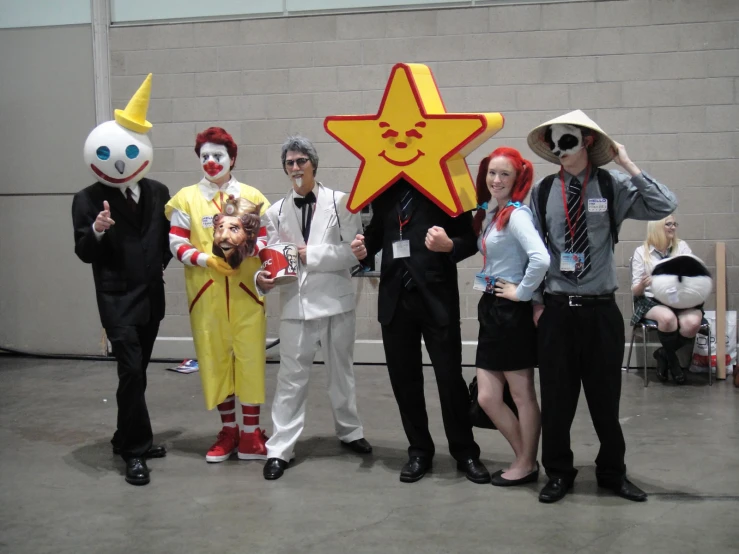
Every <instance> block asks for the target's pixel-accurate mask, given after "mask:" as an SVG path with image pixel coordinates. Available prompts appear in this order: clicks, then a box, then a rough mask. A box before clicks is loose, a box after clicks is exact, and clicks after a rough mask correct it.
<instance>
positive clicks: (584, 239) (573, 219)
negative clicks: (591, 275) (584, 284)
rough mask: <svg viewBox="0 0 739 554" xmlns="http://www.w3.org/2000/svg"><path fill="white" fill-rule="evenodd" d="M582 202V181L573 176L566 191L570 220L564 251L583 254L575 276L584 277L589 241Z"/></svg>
mask: <svg viewBox="0 0 739 554" xmlns="http://www.w3.org/2000/svg"><path fill="white" fill-rule="evenodd" d="M583 202H584V200H582V183H580V181H579V180H578V179H577V177H573V178H572V181H570V187H569V190H568V193H567V213H568V214H569V216H570V221H569V225H568V226H567V229H566V233H565V251H566V252H573V253H579V254H583V259H582V260H579V262H580V263H579V264H577V265H576V266H575V271H574V276H575V277H584V276H585V274H587V272H588V271H590V241H589V240H588V223H587V216H586V214H585V211H586V210H585V206H584V205H583ZM570 225H571V227H570ZM570 229H572V232H570ZM573 235H574V238H573Z"/></svg>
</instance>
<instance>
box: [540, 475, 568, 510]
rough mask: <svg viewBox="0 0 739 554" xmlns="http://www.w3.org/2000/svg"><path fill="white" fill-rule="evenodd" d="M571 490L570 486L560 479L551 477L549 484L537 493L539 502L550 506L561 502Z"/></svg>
mask: <svg viewBox="0 0 739 554" xmlns="http://www.w3.org/2000/svg"><path fill="white" fill-rule="evenodd" d="M571 488H572V485H571V484H570V483H568V482H567V481H565V480H564V479H563V478H562V477H552V478H551V479H549V482H548V483H547V484H546V485H544V488H543V489H541V492H540V493H539V502H543V503H544V504H551V503H553V502H557V501H558V500H562V499H563V498H564V497H565V495H566V494H567V493H568V492H569V490H570V489H571Z"/></svg>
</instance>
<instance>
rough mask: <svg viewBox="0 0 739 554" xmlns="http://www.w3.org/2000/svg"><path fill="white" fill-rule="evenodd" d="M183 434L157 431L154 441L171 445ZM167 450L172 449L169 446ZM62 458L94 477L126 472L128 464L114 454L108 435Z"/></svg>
mask: <svg viewBox="0 0 739 554" xmlns="http://www.w3.org/2000/svg"><path fill="white" fill-rule="evenodd" d="M181 434H182V431H181V430H170V431H165V432H163V433H157V434H156V435H155V436H154V442H155V444H159V443H163V444H165V445H166V446H169V444H171V442H172V439H174V438H175V437H178V436H180V435H181ZM167 450H168V451H169V450H170V449H169V448H167ZM62 459H63V460H64V462H65V463H66V464H67V465H69V466H70V467H73V468H75V469H77V470H78V471H80V472H81V473H84V474H86V475H88V476H89V477H92V478H94V479H99V478H100V477H102V476H103V475H105V474H107V473H110V472H117V473H119V474H120V475H125V474H126V464H124V463H123V459H122V458H121V457H120V456H118V455H116V454H113V446H112V445H111V444H110V438H107V437H106V438H101V439H97V440H95V441H94V442H89V443H87V444H84V445H82V446H80V447H78V448H75V449H74V450H72V451H71V452H70V453H69V454H67V455H66V456H64V457H63V458H62Z"/></svg>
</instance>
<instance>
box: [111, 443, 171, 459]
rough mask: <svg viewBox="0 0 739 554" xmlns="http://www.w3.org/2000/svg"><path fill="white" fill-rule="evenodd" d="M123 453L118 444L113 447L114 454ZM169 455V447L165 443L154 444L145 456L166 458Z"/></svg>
mask: <svg viewBox="0 0 739 554" xmlns="http://www.w3.org/2000/svg"><path fill="white" fill-rule="evenodd" d="M120 453H121V449H120V448H119V447H118V446H114V447H113V454H115V455H116V456H117V455H119V454H120ZM166 455H167V449H166V448H165V447H164V445H163V444H152V445H151V447H150V448H149V450H147V451H146V452H144V458H147V459H148V458H164V457H165V456H166Z"/></svg>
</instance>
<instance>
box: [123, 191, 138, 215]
mask: <svg viewBox="0 0 739 554" xmlns="http://www.w3.org/2000/svg"><path fill="white" fill-rule="evenodd" d="M126 203H127V204H128V207H129V208H131V211H132V212H133V213H138V211H139V205H138V204H137V203H136V200H135V199H134V197H133V191H132V190H131V188H130V187H129V188H127V189H126Z"/></svg>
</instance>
